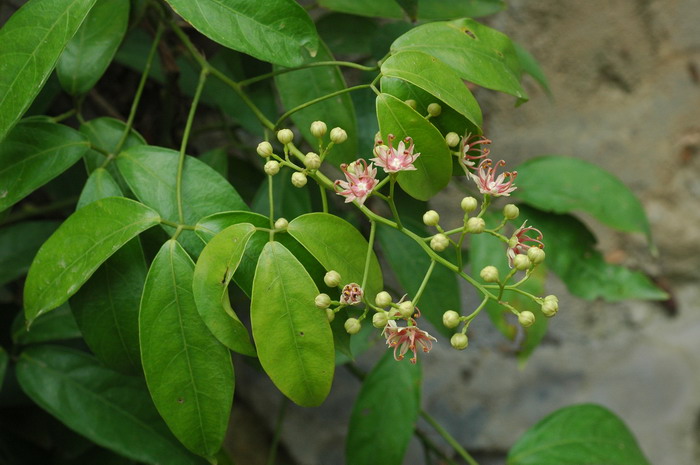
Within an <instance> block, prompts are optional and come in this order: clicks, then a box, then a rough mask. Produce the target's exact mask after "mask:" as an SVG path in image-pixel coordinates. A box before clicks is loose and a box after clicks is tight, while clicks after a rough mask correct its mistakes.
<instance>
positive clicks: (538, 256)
mask: <svg viewBox="0 0 700 465" xmlns="http://www.w3.org/2000/svg"><path fill="white" fill-rule="evenodd" d="M527 258H529V259H530V261H531V262H532V263H534V264H535V265H539V264H540V263H542V262H543V261H544V258H545V253H544V250H542V249H540V248H539V247H530V248H529V249H527Z"/></svg>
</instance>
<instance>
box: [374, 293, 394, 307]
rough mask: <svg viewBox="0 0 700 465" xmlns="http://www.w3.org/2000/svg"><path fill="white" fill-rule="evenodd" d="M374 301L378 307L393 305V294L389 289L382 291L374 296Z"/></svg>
mask: <svg viewBox="0 0 700 465" xmlns="http://www.w3.org/2000/svg"><path fill="white" fill-rule="evenodd" d="M374 303H375V304H377V307H380V308H385V307H388V306H389V305H391V294H389V293H388V292H387V291H382V292H380V293H379V294H377V296H376V297H375V298H374Z"/></svg>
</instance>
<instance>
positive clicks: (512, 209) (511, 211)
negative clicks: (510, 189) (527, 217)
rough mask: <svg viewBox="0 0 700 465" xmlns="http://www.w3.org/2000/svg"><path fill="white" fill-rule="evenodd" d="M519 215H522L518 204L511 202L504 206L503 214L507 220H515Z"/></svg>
mask: <svg viewBox="0 0 700 465" xmlns="http://www.w3.org/2000/svg"><path fill="white" fill-rule="evenodd" d="M519 215H520V209H519V208H518V207H517V206H516V205H514V204H512V203H509V204H508V205H506V206H505V207H503V216H504V217H505V218H506V219H507V220H514V219H516V218H517V217H518V216H519Z"/></svg>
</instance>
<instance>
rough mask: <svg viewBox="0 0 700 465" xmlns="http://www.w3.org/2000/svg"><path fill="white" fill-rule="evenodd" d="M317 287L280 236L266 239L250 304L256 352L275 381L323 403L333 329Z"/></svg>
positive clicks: (304, 400) (304, 402)
mask: <svg viewBox="0 0 700 465" xmlns="http://www.w3.org/2000/svg"><path fill="white" fill-rule="evenodd" d="M302 218H303V217H302ZM317 295H318V289H317V288H316V285H315V284H314V282H313V280H312V279H311V277H310V276H309V274H308V273H307V272H306V270H305V269H304V266H303V265H302V264H301V263H300V262H299V261H298V260H297V259H296V258H295V257H294V255H292V253H291V252H290V251H289V250H287V249H286V248H285V247H284V246H283V245H282V244H280V243H278V242H268V243H267V244H266V245H265V248H264V249H263V251H262V253H261V254H260V259H259V260H258V266H257V269H256V270H255V280H254V281H253V295H252V299H251V304H250V316H251V324H252V327H253V338H254V339H255V345H256V347H257V349H258V358H259V360H260V364H261V365H262V367H263V369H264V370H265V372H266V373H267V374H268V376H269V377H270V379H271V380H272V382H273V383H275V386H277V388H278V389H279V390H280V391H282V393H283V394H284V395H285V396H287V397H289V398H290V399H291V400H292V401H294V402H295V403H297V404H299V405H301V406H304V407H313V406H316V405H320V404H321V403H322V402H323V400H324V399H325V398H326V396H327V395H328V393H329V392H330V389H331V383H332V381H333V372H334V368H335V364H334V350H333V335H332V333H331V328H330V326H329V324H328V319H327V318H326V312H325V311H323V310H319V309H318V308H316V306H315V305H314V298H315V297H316V296H317Z"/></svg>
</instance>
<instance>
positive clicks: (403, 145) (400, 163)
mask: <svg viewBox="0 0 700 465" xmlns="http://www.w3.org/2000/svg"><path fill="white" fill-rule="evenodd" d="M413 148H414V145H413V139H411V138H410V137H407V138H405V139H404V140H402V141H401V142H399V146H398V147H397V148H396V149H394V135H393V134H389V146H388V147H387V146H386V145H384V143H383V142H382V141H381V140H378V141H376V142H375V144H374V154H375V155H376V158H372V159H371V160H372V161H373V162H374V163H375V164H376V165H377V166H381V167H382V168H384V171H386V172H387V173H397V172H399V171H415V169H416V167H415V166H413V162H414V161H415V160H416V158H418V157H419V156H420V153H415V154H414V153H413Z"/></svg>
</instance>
